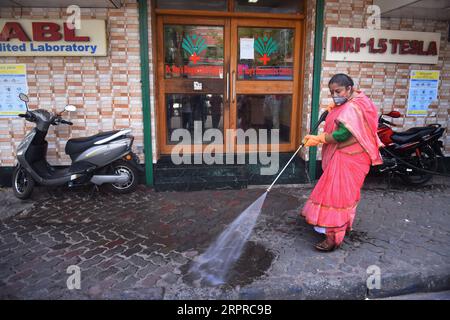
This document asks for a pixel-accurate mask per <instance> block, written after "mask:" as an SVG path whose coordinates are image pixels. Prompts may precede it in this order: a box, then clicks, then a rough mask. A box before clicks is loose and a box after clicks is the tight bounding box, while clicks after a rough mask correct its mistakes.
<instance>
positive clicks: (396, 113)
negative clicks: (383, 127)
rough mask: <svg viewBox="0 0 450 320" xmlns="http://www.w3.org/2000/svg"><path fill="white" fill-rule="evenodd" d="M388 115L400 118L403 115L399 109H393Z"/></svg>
mask: <svg viewBox="0 0 450 320" xmlns="http://www.w3.org/2000/svg"><path fill="white" fill-rule="evenodd" d="M386 115H387V116H388V117H391V118H400V117H401V116H402V115H401V114H400V112H398V111H391V112H389V113H387V114H386Z"/></svg>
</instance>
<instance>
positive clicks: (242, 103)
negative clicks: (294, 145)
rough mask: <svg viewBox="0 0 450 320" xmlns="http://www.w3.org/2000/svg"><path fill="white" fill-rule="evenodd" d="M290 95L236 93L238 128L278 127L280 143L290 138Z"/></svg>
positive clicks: (267, 128)
mask: <svg viewBox="0 0 450 320" xmlns="http://www.w3.org/2000/svg"><path fill="white" fill-rule="evenodd" d="M291 111H292V96H291V95H275V94H268V95H238V96H237V127H238V129H243V130H244V131H245V130H247V129H250V128H252V129H256V130H259V129H266V130H269V132H268V138H270V130H273V129H279V130H280V131H279V137H280V143H286V142H289V140H290V132H291Z"/></svg>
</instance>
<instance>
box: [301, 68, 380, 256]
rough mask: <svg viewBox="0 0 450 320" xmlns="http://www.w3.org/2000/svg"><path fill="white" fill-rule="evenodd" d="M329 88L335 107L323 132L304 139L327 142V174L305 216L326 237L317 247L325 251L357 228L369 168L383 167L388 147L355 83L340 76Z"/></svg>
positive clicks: (312, 142)
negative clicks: (383, 149) (355, 222)
mask: <svg viewBox="0 0 450 320" xmlns="http://www.w3.org/2000/svg"><path fill="white" fill-rule="evenodd" d="M328 86H329V89H330V92H331V95H332V97H333V101H334V103H333V104H332V105H330V106H329V107H328V112H329V113H328V116H327V118H326V121H325V127H324V132H323V133H322V134H319V135H307V136H306V137H305V139H304V141H303V142H304V144H305V146H307V147H312V146H317V145H319V144H323V147H322V169H323V174H322V176H321V177H320V179H319V181H318V183H317V185H316V186H315V188H314V190H313V191H312V193H311V195H310V197H309V199H308V200H307V202H306V204H305V206H304V207H303V210H302V212H301V215H302V216H304V217H305V218H306V222H308V223H309V224H311V225H313V226H314V229H315V230H316V231H317V232H319V233H323V234H325V240H324V241H322V242H320V243H318V244H317V245H316V246H315V247H316V249H318V250H320V251H332V250H334V249H335V248H338V247H339V246H340V244H341V243H342V241H343V240H344V236H345V234H346V232H349V231H350V230H351V229H352V224H353V220H354V218H355V212H356V207H357V205H358V202H359V200H360V192H361V188H362V186H363V183H364V179H365V177H366V175H367V173H368V172H369V169H370V165H379V164H381V163H382V159H381V154H380V152H379V151H378V149H379V147H380V146H382V145H383V144H382V143H381V141H380V140H379V138H378V136H377V125H378V116H377V108H376V106H375V105H374V104H373V102H372V101H371V100H370V99H369V98H368V97H367V96H366V95H365V94H364V93H362V92H361V91H356V90H355V89H354V88H353V86H354V83H353V80H352V79H351V78H350V77H349V76H348V75H346V74H336V75H334V76H333V77H332V78H331V80H330V82H329V84H328Z"/></svg>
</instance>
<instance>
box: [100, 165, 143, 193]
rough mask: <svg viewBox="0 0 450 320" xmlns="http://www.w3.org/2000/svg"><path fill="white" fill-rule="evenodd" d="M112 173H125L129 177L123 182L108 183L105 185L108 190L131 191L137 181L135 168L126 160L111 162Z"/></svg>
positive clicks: (117, 191) (116, 191)
mask: <svg viewBox="0 0 450 320" xmlns="http://www.w3.org/2000/svg"><path fill="white" fill-rule="evenodd" d="M111 167H112V168H111V169H112V170H111V171H112V173H113V174H126V175H128V177H129V179H128V181H127V182H126V183H124V184H117V183H109V184H107V187H108V189H109V190H110V191H112V192H114V193H119V194H124V193H129V192H133V191H134V190H136V187H137V185H138V183H139V176H138V172H137V170H136V169H135V168H134V167H133V166H132V165H131V164H130V163H128V162H127V161H122V160H120V161H116V162H114V163H113V164H112V166H111Z"/></svg>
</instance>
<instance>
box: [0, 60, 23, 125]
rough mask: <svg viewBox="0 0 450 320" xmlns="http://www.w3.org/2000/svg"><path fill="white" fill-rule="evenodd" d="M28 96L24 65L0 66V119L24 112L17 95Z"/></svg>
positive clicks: (21, 102)
mask: <svg viewBox="0 0 450 320" xmlns="http://www.w3.org/2000/svg"><path fill="white" fill-rule="evenodd" d="M20 93H25V94H28V85H27V71H26V66H25V65H24V64H0V117H12V116H16V115H18V114H19V113H24V112H25V111H26V106H25V103H24V102H23V101H22V100H20V99H19V94H20Z"/></svg>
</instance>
